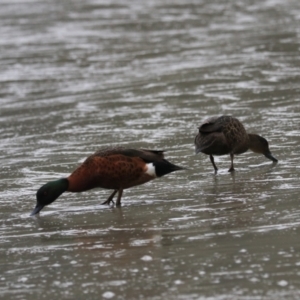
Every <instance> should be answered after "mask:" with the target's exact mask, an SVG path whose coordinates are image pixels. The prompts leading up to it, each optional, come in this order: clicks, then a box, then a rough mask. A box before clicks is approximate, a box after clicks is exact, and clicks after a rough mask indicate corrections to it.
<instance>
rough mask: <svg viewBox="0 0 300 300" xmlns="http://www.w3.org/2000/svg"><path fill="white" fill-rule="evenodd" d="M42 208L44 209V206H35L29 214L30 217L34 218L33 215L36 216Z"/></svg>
mask: <svg viewBox="0 0 300 300" xmlns="http://www.w3.org/2000/svg"><path fill="white" fill-rule="evenodd" d="M43 207H44V205H41V204H37V205H36V207H35V208H34V210H33V211H32V212H31V214H30V216H34V215H36V214H38V213H39V212H40V211H41V210H42V209H43Z"/></svg>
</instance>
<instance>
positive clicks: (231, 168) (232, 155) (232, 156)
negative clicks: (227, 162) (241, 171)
mask: <svg viewBox="0 0 300 300" xmlns="http://www.w3.org/2000/svg"><path fill="white" fill-rule="evenodd" d="M233 158H234V154H232V153H230V159H231V166H230V169H229V170H228V172H232V171H234V167H233Z"/></svg>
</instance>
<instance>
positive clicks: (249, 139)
mask: <svg viewBox="0 0 300 300" xmlns="http://www.w3.org/2000/svg"><path fill="white" fill-rule="evenodd" d="M248 149H250V150H251V151H253V152H255V153H261V154H263V155H264V156H265V157H267V158H269V159H270V160H272V161H273V162H277V161H278V160H277V159H276V158H275V157H274V156H273V155H272V154H271V152H270V149H269V143H268V141H267V140H266V139H265V138H263V137H261V136H259V135H257V134H251V133H247V132H246V130H245V128H244V126H243V124H242V123H241V122H240V121H239V120H238V119H236V118H234V117H230V116H221V117H212V118H209V119H207V120H206V121H205V122H204V123H203V124H202V125H200V127H199V133H198V134H197V135H196V137H195V151H196V154H197V153H199V152H202V153H205V154H207V155H209V157H210V161H211V163H212V165H213V167H214V169H215V172H217V170H218V168H217V166H216V164H215V162H214V157H213V155H225V154H230V158H231V166H230V168H229V170H228V171H229V172H231V171H234V167H233V158H234V155H235V154H241V153H244V152H246V151H247V150H248Z"/></svg>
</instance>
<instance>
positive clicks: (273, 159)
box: [265, 152, 278, 162]
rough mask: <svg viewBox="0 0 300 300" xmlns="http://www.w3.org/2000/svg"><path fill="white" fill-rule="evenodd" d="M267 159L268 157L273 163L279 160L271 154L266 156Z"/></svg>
mask: <svg viewBox="0 0 300 300" xmlns="http://www.w3.org/2000/svg"><path fill="white" fill-rule="evenodd" d="M265 157H267V158H268V159H270V160H272V161H273V162H278V160H277V159H276V158H275V157H274V156H273V155H272V153H271V152H270V153H267V154H265Z"/></svg>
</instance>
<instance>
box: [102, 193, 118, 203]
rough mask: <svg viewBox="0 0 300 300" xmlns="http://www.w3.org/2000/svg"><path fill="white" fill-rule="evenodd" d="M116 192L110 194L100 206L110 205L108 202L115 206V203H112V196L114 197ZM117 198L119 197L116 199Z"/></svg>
mask: <svg viewBox="0 0 300 300" xmlns="http://www.w3.org/2000/svg"><path fill="white" fill-rule="evenodd" d="M117 191H118V190H114V191H113V192H112V194H111V195H110V196H109V197H108V198H107V200H106V201H104V202H103V203H101V204H102V205H105V204H108V205H109V204H110V202H112V203H113V204H115V202H114V201H113V198H114V196H115V194H116V193H117ZM118 198H119V197H118Z"/></svg>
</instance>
